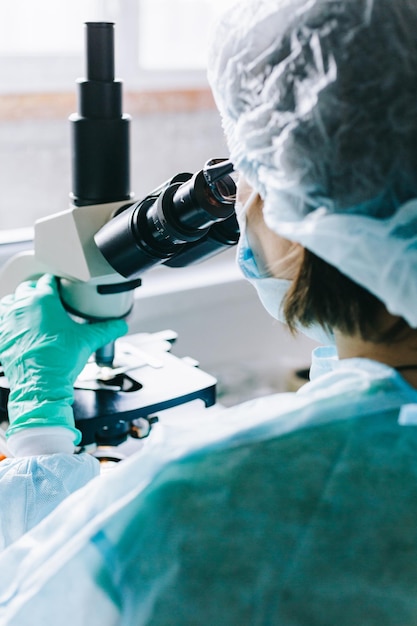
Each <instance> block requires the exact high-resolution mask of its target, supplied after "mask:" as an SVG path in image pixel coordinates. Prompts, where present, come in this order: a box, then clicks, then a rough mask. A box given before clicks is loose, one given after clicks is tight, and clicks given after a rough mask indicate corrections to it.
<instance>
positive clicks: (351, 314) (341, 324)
mask: <svg viewBox="0 0 417 626" xmlns="http://www.w3.org/2000/svg"><path fill="white" fill-rule="evenodd" d="M385 311H386V309H385V307H384V305H383V304H382V302H381V301H380V300H378V298H376V297H375V296H374V295H372V294H371V293H370V292H369V291H367V290H366V289H364V288H363V287H361V286H360V285H358V284H357V283H355V282H353V281H352V280H351V279H350V278H348V277H347V276H345V275H344V274H342V272H340V271H339V270H338V269H336V268H335V267H334V266H332V265H330V264H329V263H326V261H323V260H322V259H320V258H319V257H318V256H316V255H315V254H313V253H312V252H310V251H309V250H306V249H304V251H303V259H302V262H301V265H300V268H299V271H298V274H297V276H296V277H295V279H294V281H293V282H292V285H291V287H290V289H289V291H288V293H287V295H286V297H285V299H284V302H283V313H284V316H285V320H286V322H287V324H288V326H289V328H290V330H291V331H292V332H293V333H294V332H296V330H297V326H299V325H301V326H304V327H307V328H308V327H309V326H312V325H313V324H317V323H318V324H320V325H321V326H322V327H323V328H324V329H325V330H327V331H331V330H332V329H337V330H339V331H340V332H342V333H344V334H347V335H353V334H356V333H359V334H360V335H361V337H362V339H364V340H365V341H373V342H375V343H381V342H386V343H390V342H394V341H395V340H397V339H398V338H400V336H401V337H402V336H404V333H406V332H407V331H409V330H410V328H409V326H408V324H407V323H406V322H405V321H404V320H403V319H402V318H394V319H393V322H392V324H390V326H389V327H388V328H386V327H385V328H384V329H383V330H382V329H381V327H380V325H379V323H378V320H379V319H380V316H381V314H382V313H383V312H385Z"/></svg>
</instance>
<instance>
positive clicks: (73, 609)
mask: <svg viewBox="0 0 417 626" xmlns="http://www.w3.org/2000/svg"><path fill="white" fill-rule="evenodd" d="M313 370H314V363H313ZM315 371H316V376H315V379H314V380H312V381H311V382H310V383H308V384H306V385H305V386H304V387H303V388H302V389H301V390H300V391H299V392H297V393H296V394H289V393H288V394H287V393H285V394H276V395H273V396H269V397H266V398H263V399H260V400H256V401H252V402H249V403H246V404H243V405H241V406H239V407H235V408H233V409H229V410H227V411H224V412H220V413H219V414H218V416H213V417H211V418H210V419H207V422H204V421H203V420H201V419H198V420H196V423H195V425H194V426H195V427H193V424H190V426H189V428H184V429H182V428H181V427H179V428H178V429H174V430H173V432H172V433H170V434H169V436H167V435H166V434H165V432H164V429H163V428H162V429H161V430H159V431H158V430H156V431H155V434H154V436H153V438H152V439H151V440H150V441H149V445H147V446H146V447H144V448H143V450H142V451H140V452H139V453H138V454H136V455H134V456H133V457H131V458H130V459H129V460H127V461H125V462H123V463H122V464H120V466H118V467H117V468H116V469H115V470H113V471H111V472H108V473H106V474H105V475H104V476H101V477H99V478H96V479H93V480H91V481H90V482H89V483H88V484H87V485H86V486H84V487H83V488H81V489H79V490H78V491H77V492H75V493H74V494H73V495H72V496H69V497H68V498H66V499H65V501H64V502H62V504H60V505H59V506H58V507H57V509H56V510H55V511H54V512H52V513H51V514H49V515H48V516H47V517H46V518H45V519H44V520H43V521H42V522H41V523H39V524H38V525H37V526H36V527H35V528H33V529H32V530H31V531H30V532H28V533H26V534H25V535H23V536H22V538H21V539H20V540H18V541H16V542H15V543H14V544H12V545H11V546H10V547H9V548H7V549H6V550H5V551H4V552H3V553H2V555H0V571H2V572H7V575H6V576H5V578H4V579H3V583H2V586H1V592H0V623H1V624H13V625H16V626H17V625H18V626H25V625H26V624H31V625H32V624H55V623H59V624H60V625H62V626H67V625H68V626H70V625H73V624H77V625H79V624H85V625H86V626H87V624H88V625H90V624H92V625H94V626H99V625H100V626H113V625H116V624H117V625H121V626H134V625H138V626H139V625H146V626H162V625H163V626H191V625H196V626H197V625H198V626H214V625H220V626H222V625H225V626H226V625H227V626H243V625H245V626H247V625H248V626H249V625H250V626H252V625H253V626H255V625H256V626H257V625H265V626H267V625H271V626H272V625H274V626H275V625H278V624H279V625H303V626H304V625H305V626H316V625H317V626H327V625H328V626H335V625H337V626H354V625H355V626H356V625H358V626H359V625H360V626H371V625H372V626H394V625H395V626H411V625H414V624H417V428H416V425H417V391H416V390H414V389H413V388H411V387H410V386H409V385H408V384H407V383H406V382H405V381H404V380H403V378H402V377H401V376H400V375H399V374H398V373H397V372H395V371H394V370H393V369H391V368H390V367H388V366H385V365H382V364H379V363H376V362H373V361H369V360H365V359H349V360H344V361H340V362H339V361H337V360H335V359H331V360H326V359H322V361H321V363H320V365H319V366H317V365H316V368H315ZM0 488H1V483H0ZM9 497H10V498H12V492H10V496H9Z"/></svg>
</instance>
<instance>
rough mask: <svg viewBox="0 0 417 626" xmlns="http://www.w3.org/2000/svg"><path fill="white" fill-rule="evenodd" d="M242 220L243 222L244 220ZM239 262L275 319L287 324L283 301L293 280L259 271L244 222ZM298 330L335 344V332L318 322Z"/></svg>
mask: <svg viewBox="0 0 417 626" xmlns="http://www.w3.org/2000/svg"><path fill="white" fill-rule="evenodd" d="M240 221H241V222H243V220H240ZM237 263H238V265H239V268H240V269H241V271H242V273H243V275H244V276H245V278H247V280H248V281H249V282H250V283H251V284H252V285H253V286H254V287H255V289H256V291H257V292H258V297H259V299H260V301H261V302H262V304H263V306H264V308H265V309H266V310H267V311H268V313H269V314H270V315H271V316H272V317H273V318H274V319H276V320H278V321H279V322H283V323H284V324H285V319H284V316H283V313H282V303H283V301H284V298H285V296H286V293H287V291H288V289H289V288H290V286H291V281H290V280H287V279H285V278H275V277H274V276H270V275H268V274H266V273H264V274H262V273H260V272H259V269H258V266H257V264H256V260H255V256H254V254H253V251H252V249H251V247H250V246H249V243H248V239H247V235H246V232H245V226H244V224H241V235H240V239H239V243H238V249H237ZM298 330H299V331H300V332H301V333H303V334H304V335H306V337H309V338H310V339H313V340H314V341H317V342H318V343H321V344H325V345H328V344H334V336H333V334H328V333H327V332H326V331H325V330H324V329H323V328H322V327H321V326H320V325H318V324H317V325H314V326H310V327H309V328H305V327H304V326H299V327H298Z"/></svg>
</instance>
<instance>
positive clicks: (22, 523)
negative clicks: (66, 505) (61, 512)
mask: <svg viewBox="0 0 417 626" xmlns="http://www.w3.org/2000/svg"><path fill="white" fill-rule="evenodd" d="M98 473H99V463H98V461H97V459H95V458H94V457H92V456H91V455H89V454H80V455H70V454H50V455H43V456H27V457H22V458H7V459H5V460H4V461H2V462H1V463H0V551H2V550H4V549H5V548H6V547H7V546H8V545H10V544H12V543H13V542H14V541H16V540H17V539H19V538H20V537H21V536H22V535H23V534H24V533H26V532H27V531H28V530H30V529H31V528H33V527H34V526H36V525H37V524H38V523H39V522H40V521H41V520H42V519H44V518H45V517H46V516H47V515H49V513H51V511H53V510H54V509H55V508H56V507H57V506H58V505H59V504H60V503H61V502H62V501H63V500H64V499H65V498H67V496H69V495H70V494H72V493H73V492H74V491H76V490H77V489H79V488H80V487H83V486H84V485H85V484H86V483H88V482H89V481H90V480H91V479H92V478H94V477H95V476H97V475H98Z"/></svg>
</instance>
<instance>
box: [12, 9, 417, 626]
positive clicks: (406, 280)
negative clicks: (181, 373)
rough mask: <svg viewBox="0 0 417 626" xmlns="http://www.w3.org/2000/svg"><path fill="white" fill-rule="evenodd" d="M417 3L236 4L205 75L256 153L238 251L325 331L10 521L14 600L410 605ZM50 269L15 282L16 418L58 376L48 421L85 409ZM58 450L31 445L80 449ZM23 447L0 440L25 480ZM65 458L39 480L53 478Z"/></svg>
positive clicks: (302, 615) (183, 614)
mask: <svg viewBox="0 0 417 626" xmlns="http://www.w3.org/2000/svg"><path fill="white" fill-rule="evenodd" d="M416 9H417V5H416V2H415V0H399V1H398V2H395V3H393V2H392V1H391V0H337V1H335V0H244V1H241V2H239V3H237V4H236V5H235V6H234V7H233V8H232V9H231V10H230V11H229V12H226V13H225V15H224V16H223V17H222V18H221V20H220V22H219V24H218V27H217V29H216V31H215V35H214V39H213V43H212V44H211V57H210V60H209V78H210V83H211V85H212V89H213V93H214V97H215V100H216V103H217V106H218V108H219V111H220V114H221V117H222V120H223V125H224V129H225V134H226V138H227V141H228V145H229V148H230V154H231V159H232V161H233V163H234V164H235V166H236V168H237V170H238V171H239V173H240V177H239V190H238V198H237V202H236V209H237V213H238V219H239V223H240V226H241V236H240V240H239V249H238V263H239V265H240V267H241V268H242V270H243V272H244V274H245V275H246V276H247V278H248V279H249V280H250V281H251V282H252V283H253V285H254V287H255V288H256V290H257V291H258V294H259V296H260V298H261V300H262V302H263V303H264V305H265V307H266V308H267V309H268V311H270V313H271V314H272V315H273V316H274V317H277V318H279V319H284V320H285V321H286V322H287V324H288V325H289V327H290V329H291V330H292V331H294V332H298V331H300V330H301V331H304V332H306V333H308V334H310V335H312V336H317V337H318V336H319V335H320V336H321V337H325V339H326V341H327V343H329V342H330V344H331V345H327V346H321V347H318V348H317V349H316V351H315V352H314V353H313V356H312V366H311V372H310V378H311V380H310V382H308V383H307V384H306V385H304V386H303V387H302V388H301V389H300V390H299V391H298V392H297V393H295V394H294V393H283V394H274V395H272V396H268V397H265V398H261V399H257V400H253V401H250V402H248V403H245V404H242V405H240V406H238V407H233V408H230V409H228V410H227V411H224V412H222V413H221V414H219V415H218V416H216V415H214V416H213V417H212V418H211V419H210V420H208V421H207V422H205V425H204V428H202V427H201V423H199V422H198V420H197V424H196V425H195V426H194V424H190V425H189V428H188V429H183V430H182V431H178V430H176V431H175V432H174V433H171V434H170V436H169V437H168V436H167V437H165V438H164V437H163V434H162V433H161V431H158V430H156V431H155V435H156V436H155V435H153V436H152V437H151V439H150V440H149V442H148V444H147V446H144V448H143V449H142V450H141V451H140V452H139V453H137V454H136V455H133V456H132V457H131V458H130V459H129V460H127V461H124V462H123V463H121V464H120V465H119V466H118V467H117V468H116V469H114V470H113V471H112V472H108V473H107V474H106V475H104V476H101V477H96V478H94V479H92V480H89V481H88V482H87V480H86V481H85V482H86V484H85V485H84V486H81V488H79V489H77V490H76V491H74V493H73V494H72V495H69V496H68V497H67V498H65V499H64V500H63V501H62V502H61V504H59V505H58V506H57V508H56V509H55V510H54V511H52V512H51V513H49V515H46V516H45V517H44V519H43V520H42V521H40V522H39V523H38V524H37V525H36V526H35V527H34V528H32V530H30V531H29V532H27V533H26V534H24V535H22V537H21V539H17V538H16V540H15V541H14V542H13V543H12V544H11V545H9V547H8V548H7V549H5V550H4V551H3V553H2V554H1V555H0V567H1V568H2V571H6V572H7V580H6V581H5V582H4V583H3V585H2V591H1V593H0V621H1V623H4V624H19V626H22V625H23V626H24V625H25V624H29V623H47V624H48V623H58V622H59V623H60V624H63V625H65V624H68V625H69V624H97V626H98V625H99V624H100V625H101V626H103V625H104V626H110V625H113V624H121V625H123V624H126V625H127V624H129V626H131V625H133V624H135V625H139V624H140V625H149V626H150V625H151V624H152V626H156V625H165V626H166V625H169V626H175V625H176V624H178V625H179V624H181V625H182V626H184V625H190V626H191V625H192V624H198V625H210V626H211V625H212V624H227V625H228V626H230V625H237V624H239V626H241V625H242V624H248V625H249V624H251V625H252V624H265V625H275V624H280V625H291V626H293V625H308V626H316V625H317V626H326V625H327V624H329V625H330V624H332V625H333V624H338V626H345V625H346V626H351V625H352V624H361V626H371V625H372V626H375V625H377V624H378V626H380V625H382V624H383V625H384V626H394V625H398V624H402V625H403V624H414V623H416V621H417V595H416V589H417V566H416V562H417V536H416V530H415V520H416V517H417V481H416V478H417V431H416V428H415V426H416V424H417V330H416V328H417V306H416V304H417V292H416V289H417V287H416V282H417V281H416V272H417V256H416V255H417V154H416V150H415V146H416V145H417V143H416V140H417V136H416V135H417V118H416V116H415V112H414V107H415V85H416V84H417V40H416V37H415V32H416V27H417V10H416ZM45 283H46V284H47V286H48V295H44V294H43V293H42V289H43V288H44V287H45ZM51 285H53V279H52V278H51V277H46V278H43V279H41V281H40V283H38V284H36V285H35V284H30V285H26V286H22V287H21V290H22V291H21V292H20V293H17V294H16V295H15V296H14V297H11V300H7V301H6V302H5V301H3V303H2V305H1V307H2V308H1V311H0V313H1V315H0V320H1V321H0V331H1V332H0V354H1V355H2V356H1V360H2V362H3V361H4V367H5V371H6V374H7V376H9V378H10V381H11V389H12V392H13V395H11V399H10V402H11V403H12V406H11V408H12V411H11V422H12V423H11V427H10V428H11V435H10V441H11V440H12V437H15V436H17V435H18V432H19V431H18V430H17V428H19V430H21V431H22V432H25V431H26V423H27V422H28V420H29V418H28V417H27V415H28V416H29V417H30V415H31V411H32V410H33V409H36V407H37V402H38V400H37V392H38V386H39V387H42V388H43V386H44V385H45V396H43V395H42V394H41V395H40V396H39V397H40V399H41V400H43V399H45V401H46V402H47V406H48V409H47V411H45V413H44V412H43V410H42V409H40V410H39V411H38V412H36V415H37V416H39V418H40V419H42V422H40V421H38V417H37V418H36V428H45V427H49V424H50V423H52V424H53V425H55V426H57V427H58V428H67V429H68V428H69V430H70V431H71V432H72V433H73V430H72V428H73V425H72V422H71V419H69V418H68V415H67V418H66V421H65V420H63V421H62V420H60V421H59V423H58V425H56V422H55V416H56V415H60V414H61V413H60V410H61V404H62V403H61V395H63V396H65V397H67V396H68V395H70V387H71V384H72V378H73V375H72V374H71V373H70V370H71V372H72V371H73V369H75V370H77V369H78V368H79V367H81V366H82V362H83V361H84V359H85V354H86V352H88V350H84V348H83V353H82V355H80V356H79V363H78V360H77V359H78V356H73V352H75V351H73V350H72V346H70V345H68V342H67V341H64V340H62V339H61V336H60V335H59V336H58V334H57V333H56V332H54V333H53V335H49V334H48V333H46V334H44V331H45V329H44V328H43V324H41V320H42V319H43V317H44V315H43V310H44V307H45V306H46V304H45V303H46V302H49V301H53V302H54V303H55V304H54V306H55V305H56V306H59V303H58V298H57V296H56V293H55V294H52V295H51V293H50V290H51V289H52V287H51ZM28 290H29V291H30V293H29V294H28ZM18 291H19V290H18ZM57 303H58V304H57ZM239 314H241V312H240V313H239ZM59 315H60V321H59V322H58V324H61V323H62V319H61V318H62V316H64V312H63V311H61V310H60V312H59ZM45 323H46V325H47V326H48V325H49V323H50V322H49V321H48V319H46V322H45ZM51 323H52V321H51ZM40 327H42V328H40ZM114 330H115V329H113V331H112V332H114ZM74 332H75V331H74V329H72V330H71V334H74ZM117 332H123V331H122V329H121V328H120V327H119V328H118V330H117ZM117 332H116V334H117ZM80 341H81V343H82V340H80ZM61 342H62V346H64V350H65V354H67V353H68V354H71V355H72V356H71V358H72V359H73V361H74V362H77V366H74V367H73V366H71V367H70V366H68V371H67V370H66V365H65V364H63V365H62V369H60V370H59V371H58V372H57V375H56V376H55V375H54V376H53V378H52V380H53V381H54V382H53V384H52V385H50V383H49V376H50V375H51V368H53V366H54V364H55V362H58V361H59V359H58V356H57V353H55V352H54V353H52V352H51V353H50V355H51V356H49V354H48V350H47V349H46V347H47V346H48V347H49V346H50V345H51V343H53V344H55V345H59V344H60V343H61ZM48 349H49V348H48ZM28 350H29V351H30V352H29V354H30V360H31V361H32V368H31V371H32V375H31V380H32V379H34V380H35V383H34V385H33V389H35V390H36V395H35V394H34V393H32V391H31V387H30V385H31V384H32V383H31V380H30V381H28V384H27V386H24V387H23V391H22V392H19V388H20V387H21V386H22V379H23V381H26V378H25V377H26V372H25V368H24V367H23V369H22V362H24V361H25V360H26V354H27V351H28ZM42 354H45V358H43V356H42ZM22 355H23V356H22ZM63 381H64V382H63ZM62 385H64V387H65V389H66V391H65V393H64V394H61V393H59V394H58V397H56V395H54V392H55V391H56V390H58V391H59V389H60V388H61V386H62ZM15 394H16V395H15ZM32 396H33V398H32ZM54 402H56V410H54ZM66 405H68V404H67V403H66ZM26 411H27V413H26ZM64 413H65V411H64ZM14 415H16V416H18V417H17V419H18V420H19V421H18V422H15V421H14ZM44 415H45V419H43V416H44ZM15 424H17V426H16V428H15ZM28 425H29V426H30V425H31V424H30V422H29V424H28ZM158 432H159V434H158ZM28 434H30V432H29V431H28ZM46 452H47V454H46V455H40V456H38V455H35V456H30V457H29V459H30V463H31V464H32V465H33V466H37V467H38V466H42V464H44V463H45V462H46V461H45V459H48V458H49V456H50V457H56V462H55V463H56V467H57V468H58V464H59V463H60V462H61V460H62V458H63V455H65V454H67V457H71V455H69V454H68V451H67V452H64V451H61V452H60V453H59V454H57V455H55V454H50V453H51V452H53V449H48V450H47V451H46ZM71 458H72V457H71ZM22 462H25V463H26V462H28V461H27V460H25V459H23V460H21V459H17V460H16V459H13V460H11V461H7V460H6V461H3V462H2V464H0V472H1V473H0V490H1V492H2V494H3V495H2V497H3V499H5V498H6V496H7V498H8V499H9V500H10V502H12V501H13V498H12V493H13V491H12V490H13V489H14V484H15V482H14V481H15V478H16V476H17V475H18V473H17V472H14V470H13V468H14V467H15V463H17V467H19V463H22ZM32 471H33V469H32V468H29V467H28V471H27V474H26V475H25V476H24V477H23V478H22V482H25V481H26V482H25V484H29V485H32V482H33V477H32V474H31V472H32ZM56 471H57V472H58V469H57V470H56ZM8 475H10V478H8ZM20 476H21V475H20ZM53 480H54V476H53V477H52V478H51V483H49V482H48V479H47V478H45V479H42V481H41V483H40V485H35V487H34V491H35V492H37V490H38V491H39V492H40V491H41V490H42V491H43V493H44V494H46V495H47V496H48V497H49V496H50V494H51V493H52V491H53ZM7 482H9V484H7ZM16 484H17V487H16V491H15V493H16V494H19V495H18V497H19V498H22V503H23V504H22V507H21V510H22V513H23V512H25V513H26V512H27V511H30V510H31V502H30V501H29V500H24V497H25V495H24V488H21V487H19V484H18V481H17V483H16ZM37 506H40V502H39V500H38V501H37ZM4 508H5V507H4V506H3V507H2V509H4ZM47 512H48V511H47ZM1 515H3V512H2V513H1ZM1 528H2V532H3V529H4V525H3V522H2V526H1Z"/></svg>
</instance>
